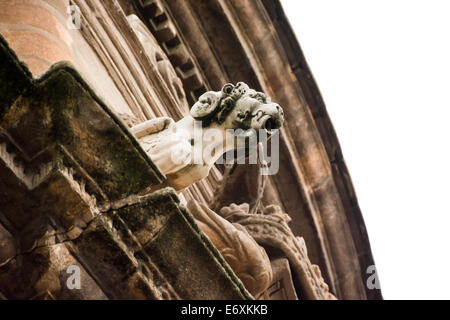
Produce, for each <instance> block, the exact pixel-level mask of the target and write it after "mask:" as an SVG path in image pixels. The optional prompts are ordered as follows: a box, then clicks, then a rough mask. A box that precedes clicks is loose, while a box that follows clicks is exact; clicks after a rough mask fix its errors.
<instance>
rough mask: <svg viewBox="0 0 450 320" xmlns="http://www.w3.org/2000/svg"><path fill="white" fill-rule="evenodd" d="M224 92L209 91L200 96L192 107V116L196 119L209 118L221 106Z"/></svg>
mask: <svg viewBox="0 0 450 320" xmlns="http://www.w3.org/2000/svg"><path fill="white" fill-rule="evenodd" d="M221 97H222V92H217V91H208V92H205V93H204V94H202V95H201V96H200V98H199V99H198V101H197V102H196V103H195V104H194V105H193V106H192V108H191V116H192V117H193V118H194V119H196V120H202V119H207V118H208V117H210V116H212V115H213V114H215V112H216V111H218V110H217V108H218V107H219V102H220V98H221Z"/></svg>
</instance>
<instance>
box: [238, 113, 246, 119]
mask: <svg viewBox="0 0 450 320" xmlns="http://www.w3.org/2000/svg"><path fill="white" fill-rule="evenodd" d="M237 116H238V118H239V119H244V118H245V114H244V113H242V112H239V113H238V115H237Z"/></svg>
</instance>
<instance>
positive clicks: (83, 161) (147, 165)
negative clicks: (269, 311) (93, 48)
mask: <svg viewBox="0 0 450 320" xmlns="http://www.w3.org/2000/svg"><path fill="white" fill-rule="evenodd" d="M164 180H165V177H164V175H162V174H161V173H160V172H159V170H158V168H156V166H155V165H154V164H153V163H152V161H151V159H150V158H149V157H148V156H147V154H146V153H145V152H144V151H143V150H142V149H141V147H140V145H139V144H138V142H137V141H136V140H135V138H134V136H133V135H132V134H131V133H130V132H129V131H128V129H127V127H126V125H125V124H124V123H123V122H122V121H121V120H120V119H119V118H118V117H117V116H116V115H115V114H114V113H113V112H112V111H110V109H109V108H108V107H107V106H106V105H105V104H104V103H103V102H102V101H101V100H100V99H99V98H98V97H97V96H96V95H95V94H94V92H92V90H91V89H90V88H89V86H88V85H87V84H86V83H85V82H84V81H83V79H82V78H81V77H80V75H79V74H78V73H77V72H76V70H74V69H73V68H72V67H71V66H70V65H68V64H64V63H59V64H57V65H54V66H53V67H52V68H51V69H50V70H49V71H48V72H47V73H46V74H45V75H44V76H43V77H41V78H39V79H33V77H32V76H31V74H30V72H29V71H28V70H27V68H26V66H24V65H23V64H22V63H21V62H19V61H18V59H17V57H16V55H15V54H14V52H13V51H12V50H11V49H9V47H8V45H7V43H6V41H5V40H4V39H3V38H2V37H1V36H0V195H1V196H0V241H2V245H1V246H0V297H5V298H7V299H179V298H182V299H251V298H252V297H251V296H250V295H249V294H248V292H247V291H246V290H245V289H244V287H243V285H242V283H241V282H240V281H239V280H238V278H237V277H236V276H235V275H234V273H233V272H232V271H231V269H230V267H229V266H228V265H227V264H226V262H225V261H224V260H223V258H222V257H221V255H220V254H219V253H218V251H217V250H216V249H215V248H214V246H213V245H212V244H211V242H210V241H209V240H208V239H207V238H206V237H205V236H204V234H203V233H202V232H201V231H200V230H199V229H198V227H197V225H196V223H195V221H194V219H193V218H192V217H191V215H190V214H189V213H188V211H187V210H186V209H185V208H183V207H182V206H180V204H179V202H178V198H177V196H176V194H175V193H174V192H173V190H171V189H162V190H160V191H157V192H154V193H153V194H150V195H147V196H143V197H139V196H137V195H136V194H137V193H138V192H139V191H141V190H143V189H147V190H148V188H149V187H150V190H152V188H153V187H154V188H155V189H157V188H159V187H160V186H159V185H160V184H161V183H162V182H164ZM72 265H75V266H77V267H78V268H79V270H80V275H81V283H80V284H81V287H80V289H73V290H70V289H69V288H68V287H67V283H66V281H67V279H68V277H69V276H70V273H68V272H67V270H68V268H69V267H70V266H72Z"/></svg>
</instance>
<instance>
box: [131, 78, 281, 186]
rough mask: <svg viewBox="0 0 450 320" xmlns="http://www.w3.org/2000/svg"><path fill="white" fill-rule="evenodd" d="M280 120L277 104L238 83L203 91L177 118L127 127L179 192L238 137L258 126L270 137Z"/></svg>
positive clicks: (200, 176)
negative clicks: (181, 116)
mask: <svg viewBox="0 0 450 320" xmlns="http://www.w3.org/2000/svg"><path fill="white" fill-rule="evenodd" d="M283 121H284V115H283V110H282V108H281V107H280V106H279V105H278V104H276V103H273V102H271V101H270V98H269V97H268V96H267V95H266V94H264V93H262V92H258V91H256V90H253V89H250V88H249V87H248V85H246V84H245V83H243V82H238V83H237V84H236V85H232V84H226V85H224V86H223V88H222V90H221V91H208V92H206V93H204V94H203V95H201V96H200V98H199V100H198V101H197V102H196V103H195V104H194V105H193V107H192V108H191V110H190V115H187V116H185V117H184V118H182V119H181V120H179V121H177V122H175V121H174V120H173V119H171V118H168V117H161V118H156V119H151V120H148V121H145V122H143V123H140V124H138V125H136V126H134V127H132V128H131V131H132V132H133V133H134V134H135V136H136V137H137V138H138V140H139V142H140V144H141V146H142V147H143V149H144V150H145V151H146V152H147V154H148V155H149V156H150V158H151V159H152V161H153V162H154V163H155V164H156V165H157V166H158V168H159V169H160V170H161V171H162V173H164V174H165V175H166V177H167V180H168V183H169V185H170V186H172V187H174V188H175V189H177V190H180V189H183V188H186V187H188V186H189V185H191V184H192V183H194V182H196V181H198V180H200V179H203V178H205V177H206V176H207V175H208V173H209V170H210V169H211V167H212V166H213V165H214V163H215V162H216V161H217V160H218V159H219V158H220V157H222V155H223V154H224V153H226V152H228V151H231V150H236V149H237V145H238V141H237V140H238V139H239V138H242V137H244V138H246V137H247V138H249V137H250V136H251V135H254V134H255V132H258V131H259V130H264V132H266V133H267V134H268V136H269V137H270V135H271V134H272V133H273V132H274V131H275V130H277V129H279V128H280V127H281V126H282V124H283ZM239 129H240V130H239ZM237 132H238V134H237Z"/></svg>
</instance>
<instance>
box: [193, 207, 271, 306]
mask: <svg viewBox="0 0 450 320" xmlns="http://www.w3.org/2000/svg"><path fill="white" fill-rule="evenodd" d="M187 207H188V209H189V211H190V212H191V213H192V215H193V216H194V217H195V219H196V221H197V224H198V225H199V227H200V229H201V230H202V231H203V232H204V233H205V234H206V235H207V236H208V238H209V239H210V240H211V242H212V243H213V244H214V246H215V247H216V248H217V250H219V252H220V253H221V254H222V256H223V257H224V259H225V260H226V261H227V263H228V264H229V265H230V266H231V268H232V269H233V271H234V273H235V274H236V275H237V276H238V277H239V279H241V281H242V282H243V283H244V285H245V288H246V289H247V290H248V291H250V293H251V294H252V295H253V296H254V297H259V296H260V294H261V293H262V292H264V291H265V290H266V289H267V288H268V287H269V285H270V284H271V282H272V267H271V264H270V260H269V258H268V256H267V254H266V251H265V250H264V248H262V247H261V246H259V245H258V243H256V241H255V240H254V239H253V238H252V237H251V236H250V235H249V233H248V232H247V230H246V229H245V228H244V227H242V226H241V225H239V224H232V223H230V222H228V221H227V220H225V219H224V218H222V217H221V216H219V215H218V214H216V213H215V212H214V211H212V210H211V209H209V208H208V207H207V206H206V205H204V204H199V203H197V202H196V201H190V202H189V203H188V206H187Z"/></svg>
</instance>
